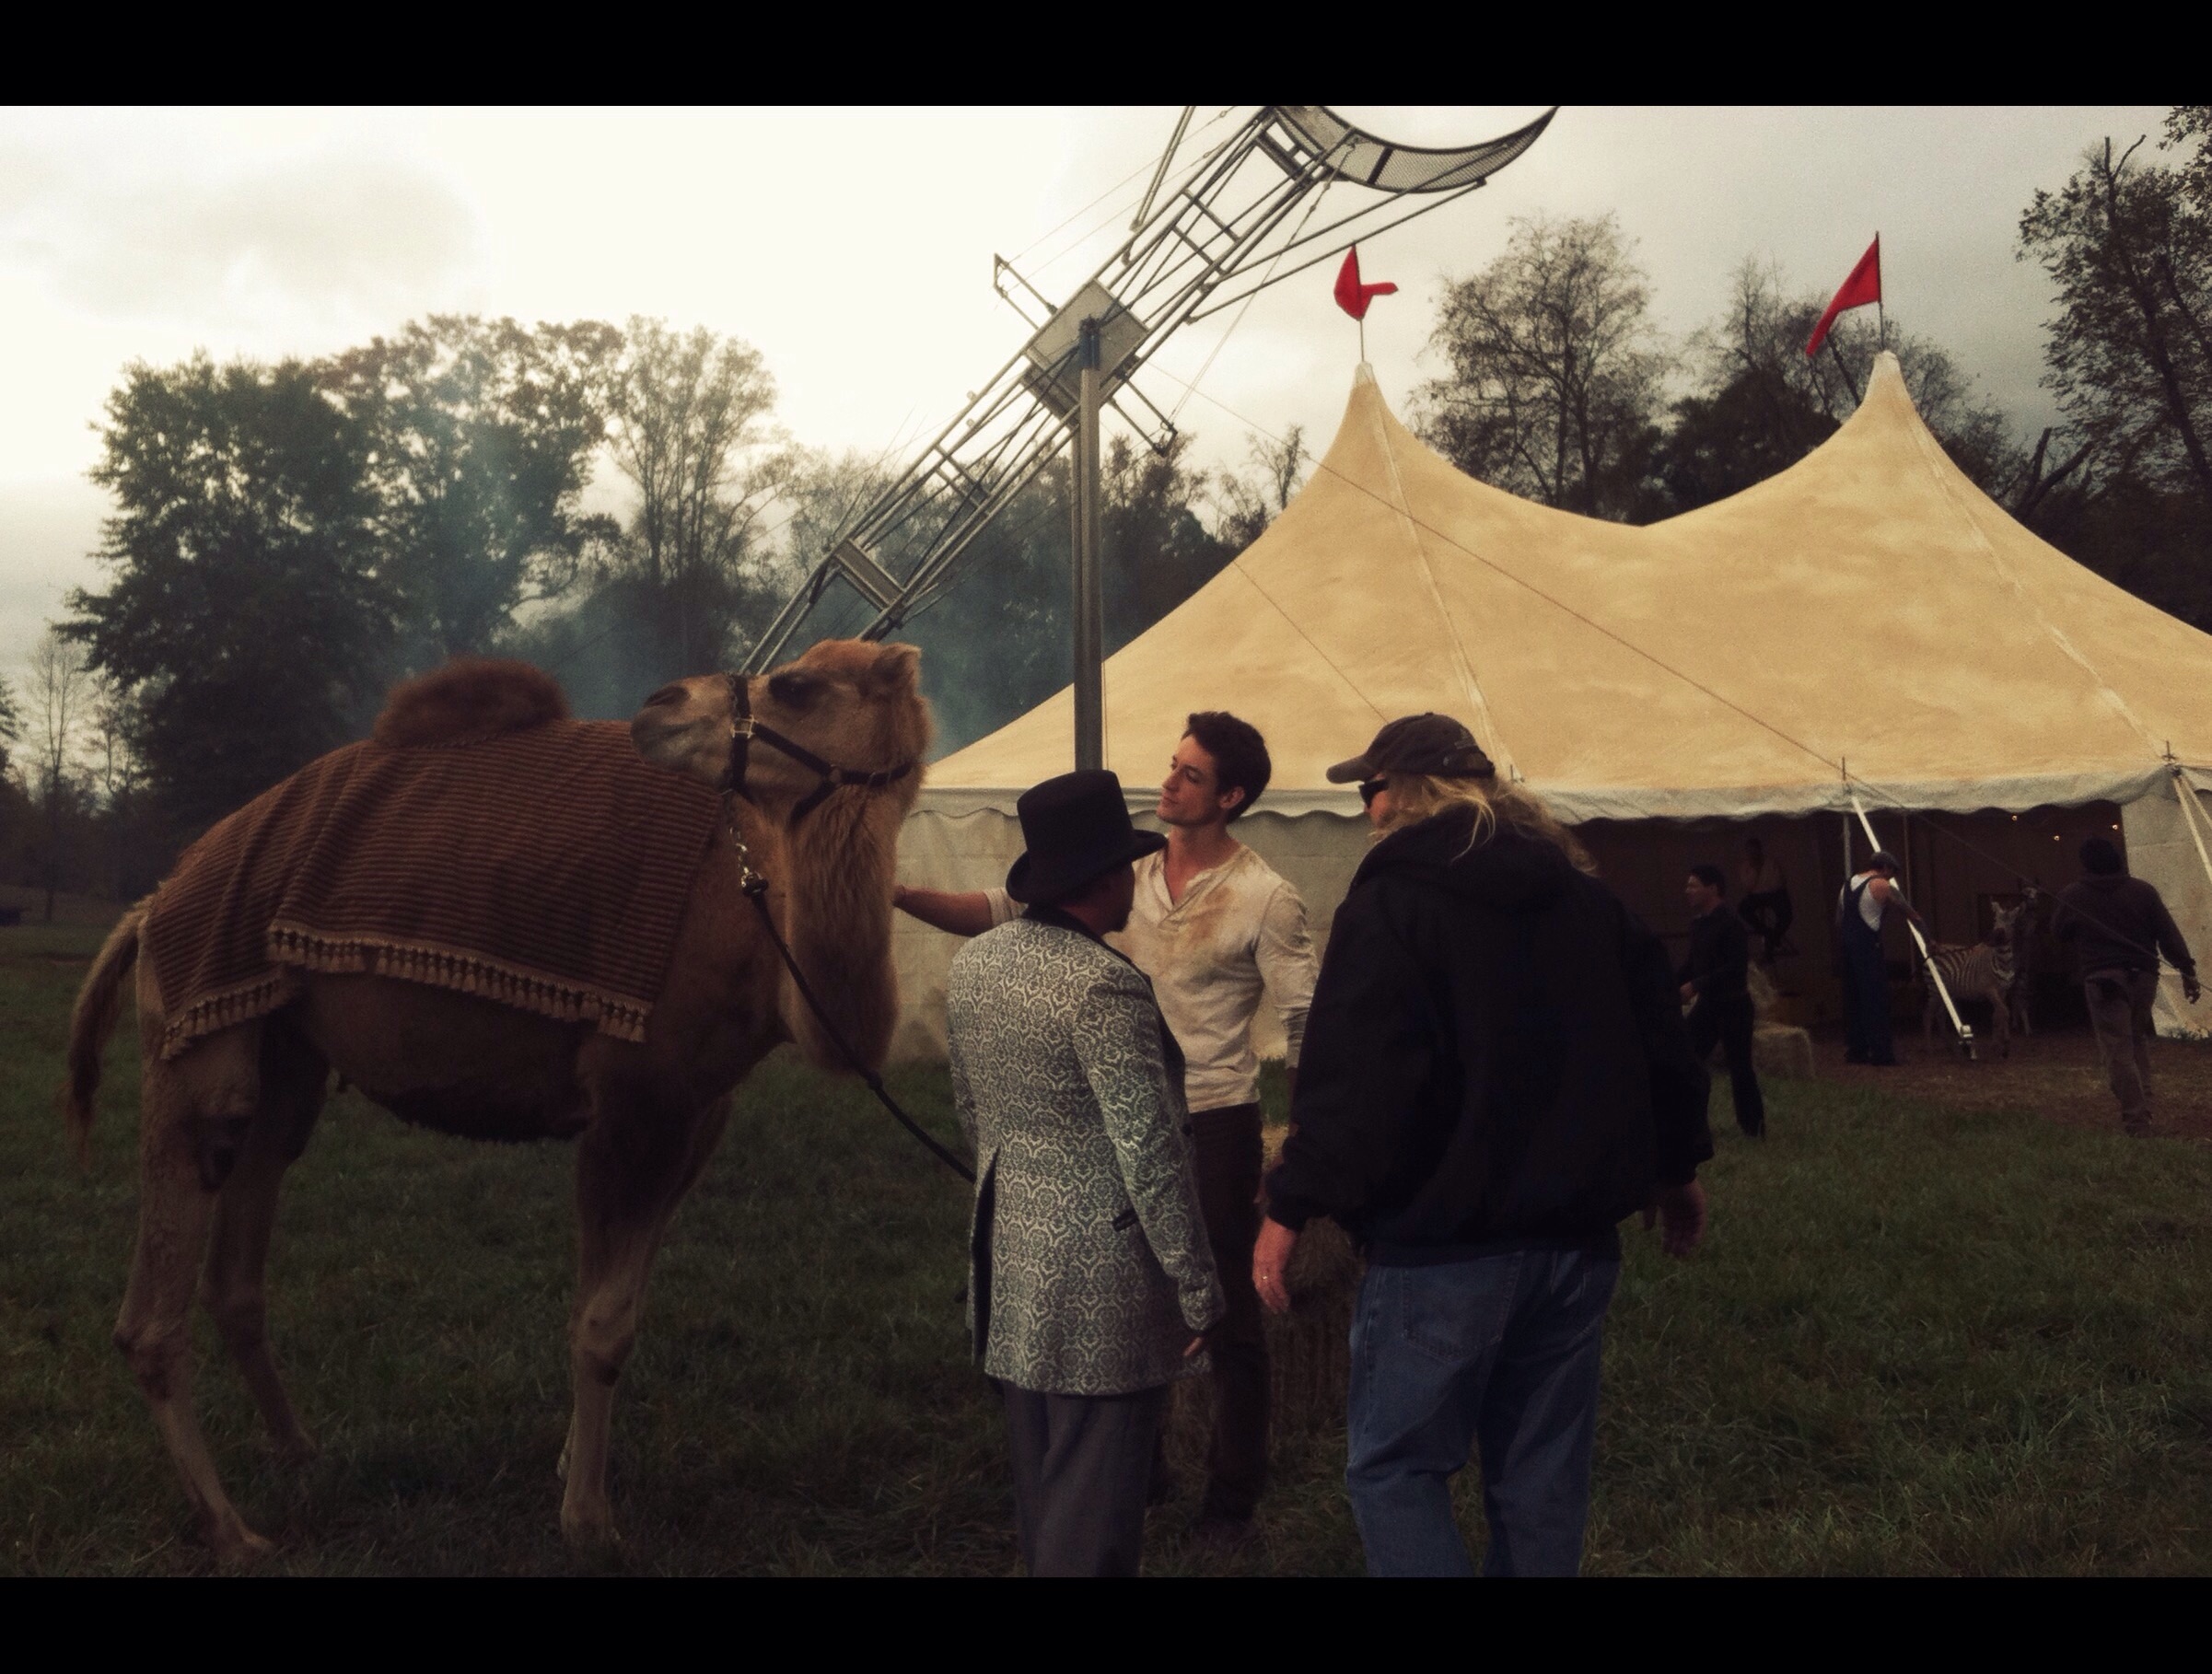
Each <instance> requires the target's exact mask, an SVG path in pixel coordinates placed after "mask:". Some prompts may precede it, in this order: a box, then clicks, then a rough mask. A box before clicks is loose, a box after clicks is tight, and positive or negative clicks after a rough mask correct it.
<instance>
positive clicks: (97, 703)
mask: <svg viewBox="0 0 2212 1674" xmlns="http://www.w3.org/2000/svg"><path fill="white" fill-rule="evenodd" d="M138 722H139V711H138V695H137V693H136V692H134V691H133V690H132V689H131V688H130V687H128V686H126V685H124V684H123V683H122V681H121V680H117V679H115V677H114V676H112V675H110V674H96V675H95V676H94V677H93V681H92V694H91V703H90V705H89V707H88V708H87V712H86V728H85V730H86V753H87V756H88V757H89V758H90V763H91V767H92V773H93V777H94V778H95V780H96V781H97V782H98V784H99V793H100V800H101V803H102V805H103V806H102V812H103V814H104V815H105V816H106V821H107V827H108V872H109V889H110V892H111V894H112V895H113V896H114V897H115V899H117V900H119V901H120V900H122V898H123V896H124V894H125V893H126V887H125V886H126V878H125V862H124V856H125V854H126V853H127V851H128V847H129V844H128V841H127V839H128V835H129V828H130V825H131V822H132V817H133V814H134V810H135V808H136V802H137V794H138V790H139V787H140V785H141V784H142V783H143V782H144V777H145V774H144V764H143V763H142V761H140V759H139V755H138V750H137V747H136V738H137V729H138Z"/></svg>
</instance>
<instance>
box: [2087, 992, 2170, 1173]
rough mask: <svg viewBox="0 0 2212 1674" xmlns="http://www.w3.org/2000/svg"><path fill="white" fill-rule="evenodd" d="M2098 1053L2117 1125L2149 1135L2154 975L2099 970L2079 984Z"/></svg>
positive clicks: (2155, 993) (2155, 996)
mask: <svg viewBox="0 0 2212 1674" xmlns="http://www.w3.org/2000/svg"><path fill="white" fill-rule="evenodd" d="M2082 993H2083V994H2084V996H2085V997H2086V998H2087V999H2088V1001H2089V1003H2090V1027H2091V1028H2092V1029H2095V1030H2096V1031H2097V1055H2098V1056H2099V1057H2100V1058H2101V1059H2103V1061H2104V1075H2105V1079H2106V1080H2107V1081H2109V1082H2110V1083H2111V1084H2112V1089H2113V1098H2115V1099H2118V1100H2119V1101H2120V1125H2121V1126H2122V1127H2124V1128H2125V1129H2126V1130H2127V1131H2128V1132H2129V1133H2149V1132H2150V1033H2151V1029H2150V1006H2151V1002H2152V1001H2153V1000H2155V999H2156V998H2158V993H2159V977H2158V972H2156V971H2092V972H2091V973H2090V977H2089V980H2088V981H2087V982H2084V983H2083V984H2082Z"/></svg>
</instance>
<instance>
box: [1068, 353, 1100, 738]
mask: <svg viewBox="0 0 2212 1674" xmlns="http://www.w3.org/2000/svg"><path fill="white" fill-rule="evenodd" d="M1077 366H1079V367H1080V368H1081V371H1080V377H1079V381H1078V384H1077V405H1076V470H1075V494H1074V501H1075V505H1074V513H1075V525H1076V527H1075V588H1074V601H1073V602H1074V609H1073V610H1072V611H1071V612H1070V615H1071V616H1072V617H1073V619H1074V626H1075V651H1076V766H1077V768H1078V769H1080V768H1086V767H1103V766H1105V765H1106V725H1105V718H1106V717H1105V687H1104V679H1103V676H1102V674H1101V673H1100V664H1101V663H1102V662H1103V661H1104V660H1105V648H1106V632H1105V616H1106V589H1105V578H1104V576H1103V575H1102V574H1101V573H1100V570H1101V566H1100V553H1099V544H1100V541H1099V529H1100V521H1099V322H1098V320H1096V319H1095V318H1092V319H1087V320H1084V321H1083V324H1082V327H1081V329H1080V332H1079V335H1078V336H1077Z"/></svg>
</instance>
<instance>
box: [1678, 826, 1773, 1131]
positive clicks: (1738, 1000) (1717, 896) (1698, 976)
mask: <svg viewBox="0 0 2212 1674" xmlns="http://www.w3.org/2000/svg"><path fill="white" fill-rule="evenodd" d="M1682 897H1683V899H1684V900H1686V901H1688V902H1689V903H1690V912H1691V914H1692V917H1691V919H1690V955H1689V957H1688V958H1687V959H1683V960H1682V968H1681V969H1680V970H1678V971H1676V972H1675V973H1674V980H1675V981H1676V982H1680V983H1681V984H1682V1004H1683V1005H1685V1006H1689V1007H1690V1016H1689V1018H1688V1022H1689V1026H1690V1045H1691V1047H1692V1049H1693V1050H1694V1051H1695V1052H1696V1053H1697V1056H1698V1058H1699V1059H1700V1060H1701V1061H1702V1060H1704V1059H1706V1058H1708V1057H1710V1056H1711V1055H1712V1052H1713V1047H1714V1045H1715V1043H1716V1042H1717V1043H1718V1045H1719V1046H1720V1048H1721V1050H1722V1051H1723V1052H1726V1053H1727V1055H1728V1061H1729V1088H1730V1089H1731V1090H1732V1091H1733V1093H1734V1095H1735V1099H1736V1125H1737V1126H1738V1127H1740V1128H1741V1129H1742V1130H1743V1132H1744V1134H1745V1136H1746V1137H1748V1138H1752V1139H1763V1138H1764V1137H1765V1136H1766V1100H1765V1099H1764V1097H1763V1096H1762V1095H1761V1093H1760V1091H1759V1072H1758V1070H1757V1068H1756V1067H1754V1066H1753V1064H1752V1022H1753V1020H1754V1019H1753V1015H1752V994H1751V988H1750V986H1749V983H1750V974H1751V962H1752V940H1751V936H1750V935H1749V933H1748V932H1747V931H1746V930H1745V928H1744V924H1743V921H1742V920H1741V919H1740V918H1739V917H1737V916H1736V914H1735V913H1731V912H1730V911H1729V904H1728V898H1727V892H1726V888H1725V884H1724V880H1723V878H1722V874H1721V870H1720V868H1719V867H1718V866H1692V867H1691V868H1690V879H1689V882H1688V883H1686V884H1685V885H1684V886H1683V887H1682Z"/></svg>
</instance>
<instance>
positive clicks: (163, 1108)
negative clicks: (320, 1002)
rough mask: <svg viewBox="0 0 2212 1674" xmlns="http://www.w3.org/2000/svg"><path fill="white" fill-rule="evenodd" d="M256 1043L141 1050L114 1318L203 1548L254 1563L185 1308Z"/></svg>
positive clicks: (252, 1088)
mask: <svg viewBox="0 0 2212 1674" xmlns="http://www.w3.org/2000/svg"><path fill="white" fill-rule="evenodd" d="M145 1032H146V1033H147V1034H148V1035H149V1036H151V1035H152V1034H153V1032H154V1031H152V1030H146V1031H145ZM260 1036H261V1029H260V1027H259V1026H258V1025H256V1024H248V1025H246V1026H244V1027H242V1028H239V1029H229V1030H227V1031H226V1032H224V1033H222V1034H219V1035H215V1036H211V1037H209V1038H208V1039H207V1040H204V1041H202V1042H200V1043H199V1044H198V1045H196V1046H194V1047H193V1048H192V1050H191V1051H190V1052H187V1053H186V1054H185V1055H184V1056H183V1057H181V1058H180V1059H177V1060H175V1061H172V1062H168V1063H164V1062H163V1061H162V1060H161V1058H160V1056H159V1053H158V1051H157V1050H149V1051H148V1052H147V1054H146V1070H145V1074H144V1076H143V1078H142V1080H141V1083H140V1086H141V1094H140V1101H139V1104H140V1115H139V1123H140V1131H139V1174H140V1186H139V1201H138V1249H137V1253H136V1254H135V1255H134V1257H133V1259H132V1263H131V1280H130V1284H129V1285H128V1286H127V1287H126V1288H125V1290H124V1292H123V1299H122V1315H121V1316H120V1317H119V1318H118V1319H116V1322H115V1345H116V1347H118V1348H120V1349H121V1350H122V1353H123V1357H124V1358H125V1359H126V1360H128V1361H129V1362H130V1366H131V1370H132V1372H133V1374H134V1376H135V1377H136V1378H137V1379H138V1388H139V1390H140V1392H141V1393H143V1394H144V1395H145V1397H146V1404H147V1405H148V1406H149V1407H151V1408H152V1409H153V1413H154V1426H155V1428H156V1429H157V1430H158V1431H159V1432H160V1433H161V1439H162V1441H163V1442H164V1443H165V1444H167V1446H168V1447H169V1458H170V1459H174V1460H175V1461H176V1465H177V1470H178V1472H179V1473H180V1475H181V1476H182V1477H183V1478H184V1491H185V1493H186V1494H189V1495H191V1496H192V1505H193V1508H194V1510H196V1511H197V1512H198V1514H199V1517H200V1525H201V1528H202V1529H203V1531H204V1534H205V1535H206V1538H207V1540H208V1543H209V1544H210V1545H211V1546H213V1547H214V1548H215V1552H216V1555H217V1556H219V1557H222V1558H224V1559H227V1560H231V1561H240V1560H246V1559H251V1558H257V1557H260V1556H262V1555H263V1554H264V1553H266V1552H269V1551H270V1546H269V1542H268V1541H266V1540H262V1538H261V1536H259V1535H257V1534H255V1533H254V1532H253V1530H252V1529H249V1528H247V1527H246V1523H245V1520H244V1519H243V1518H242V1517H239V1513H238V1508H237V1507H236V1506H235V1505H232V1504H231V1503H230V1499H229V1496H228V1495H227V1494H225V1493H224V1492H223V1484H222V1481H221V1479H220V1478H219V1477H218V1476H217V1474H216V1471H215V1459H214V1458H213V1456H212V1455H210V1454H209V1452H208V1450H207V1441H206V1438H205V1437H204V1436H202V1435H201V1433H200V1424H199V1420H198V1419H197V1418H195V1417H194V1416H193V1414H192V1331H191V1325H192V1291H193V1289H194V1286H195V1284H196V1282H197V1280H198V1278H199V1274H200V1257H201V1251H202V1248H203V1247H204V1244H205V1242H206V1239H207V1226H208V1222H209V1220H210V1218H211V1217H212V1215H213V1212H214V1209H215V1195H216V1193H217V1192H218V1191H219V1190H220V1189H221V1188H222V1186H223V1185H224V1183H225V1182H226V1181H227V1180H228V1179H229V1177H230V1175H231V1172H232V1170H233V1168H235V1166H236V1164H237V1161H238V1157H239V1150H240V1149H241V1148H242V1146H243V1145H244V1144H245V1140H246V1137H247V1134H248V1133H249V1131H250V1129H251V1127H252V1125H253V1117H254V1112H255V1107H256V1105H257V1103H258V1094H259V1087H258V1085H257V1083H258V1077H257V1076H256V1074H255V1058H256V1054H257V1051H258V1047H259V1041H260ZM156 1045H157V1042H155V1041H152V1040H149V1046H156Z"/></svg>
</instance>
